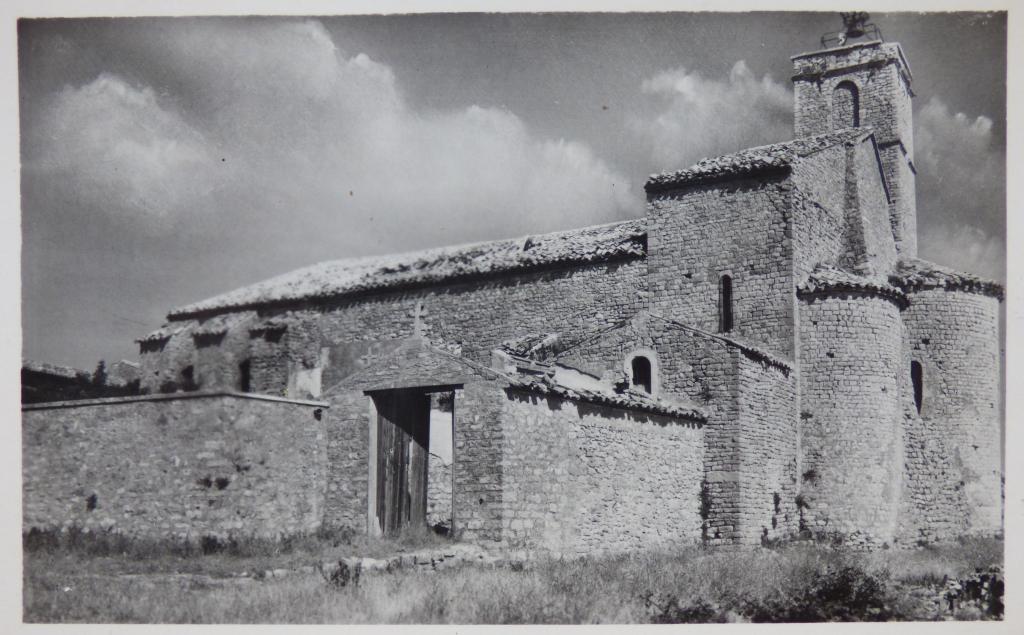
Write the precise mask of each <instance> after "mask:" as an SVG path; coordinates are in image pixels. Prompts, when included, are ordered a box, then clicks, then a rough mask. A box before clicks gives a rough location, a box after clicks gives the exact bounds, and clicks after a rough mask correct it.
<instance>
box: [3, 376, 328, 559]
mask: <svg viewBox="0 0 1024 635" xmlns="http://www.w3.org/2000/svg"><path fill="white" fill-rule="evenodd" d="M322 406H323V405H322V404H316V403H300V402H289V401H282V400H268V399H266V398H252V397H248V396H243V395H231V394H223V393H214V394H203V393H191V394H189V395H186V396H167V397H142V398H132V397H126V398H117V399H101V400H89V401H82V402H61V403H51V404H45V405H38V406H28V407H25V408H24V409H23V412H22V484H23V485H22V486H23V490H22V493H23V517H22V522H23V528H24V529H25V530H28V529H31V528H33V527H36V528H53V527H61V526H78V527H84V528H89V529H92V530H96V529H111V530H115V531H119V532H124V533H126V534H129V535H134V536H139V537H145V538H168V537H175V538H181V537H188V538H191V539H199V538H200V537H203V536H207V535H214V536H218V537H221V538H223V537H226V536H250V535H255V536H264V537H273V536H280V535H285V534H292V533H301V532H308V531H315V530H316V529H317V528H319V527H320V522H321V517H322V515H323V508H324V490H325V480H326V456H325V437H324V428H323V425H322V422H321V421H320V418H319V413H321V412H322V410H321V408H322Z"/></svg>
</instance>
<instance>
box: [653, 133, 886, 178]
mask: <svg viewBox="0 0 1024 635" xmlns="http://www.w3.org/2000/svg"><path fill="white" fill-rule="evenodd" d="M870 134H871V129H870V128H846V129H844V130H837V131H834V132H829V133H826V134H822V135H817V136H813V137H802V138H800V139H793V140H792V141H785V142H783V143H773V144H771V145H766V146H758V147H756V148H748V149H746V150H740V151H739V152H734V153H732V154H726V155H723V156H720V157H714V158H710V159H701V160H700V161H698V162H697V163H696V164H694V165H692V166H691V167H689V168H686V169H685V170H677V171H675V172H663V173H661V174H652V175H651V176H650V177H649V178H648V179H647V183H646V184H645V185H644V189H645V190H647V191H648V192H654V191H658V190H664V189H669V188H675V187H680V186H683V185H690V184H693V183H703V182H710V181H717V180H721V179H726V178H736V177H743V176H749V175H752V174H760V173H766V172H778V171H784V170H786V169H788V168H789V166H790V165H791V164H792V163H793V161H795V160H796V159H797V158H798V157H805V156H809V155H811V154H814V153H815V152H819V151H821V150H824V149H826V148H830V147H832V146H835V145H839V144H845V143H851V142H854V141H859V140H861V139H863V138H865V137H866V136H868V135H870Z"/></svg>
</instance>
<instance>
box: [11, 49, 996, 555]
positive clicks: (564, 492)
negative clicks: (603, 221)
mask: <svg viewBox="0 0 1024 635" xmlns="http://www.w3.org/2000/svg"><path fill="white" fill-rule="evenodd" d="M793 70H794V75H793V85H794V93H795V135H796V137H797V138H796V139H794V140H792V141H788V142H784V143H777V144H773V145H768V146H763V147H757V148H750V149H747V150H743V151H740V152H736V153H733V154H729V155H726V156H721V157H717V158H711V159H704V160H702V161H700V162H698V163H697V164H696V165H694V166H691V167H689V168H687V169H683V170H679V171H674V172H666V173H663V174H658V175H654V176H651V177H650V179H649V180H648V181H647V183H646V185H645V190H646V196H647V211H646V216H645V217H644V218H641V219H638V220H629V221H625V222H619V223H613V224H609V225H601V226H595V227H587V228H583V229H578V230H573V231H562V232H556V233H549V234H543V235H534V236H529V237H524V238H519V239H510V240H498V241H493V242H487V243H480V244H473V245H463V246H456V247H450V248H440V249H431V250H427V251H422V252H417V253H410V254H400V255H393V256H383V257H371V258H358V259H349V260H339V261H334V262H327V263H322V264H317V265H313V266H310V267H307V268H304V269H300V270H298V271H294V272H291V273H287V274H284V275H281V276H279V277H276V278H272V279H270V280H266V281H264V282H260V283H257V284H254V285H251V286H248V287H244V288H241V289H238V290H235V291H231V292H229V293H225V294H223V295H219V296H216V297H213V298H210V299H207V300H203V301H200V302H196V303H194V304H191V305H188V306H183V307H179V308H176V309H173V310H172V311H170V313H169V314H168V320H167V323H166V324H165V325H164V326H162V327H161V328H160V329H159V330H157V331H155V332H153V333H150V334H149V335H147V336H145V337H143V338H141V339H140V340H138V343H139V346H140V368H139V369H138V379H139V381H140V386H141V387H140V392H141V394H139V395H137V396H128V397H116V398H106V399H92V400H77V401H62V402H50V403H37V404H26V405H24V406H23V492H24V517H23V523H24V530H25V531H28V530H31V529H33V528H42V529H45V528H55V527H61V526H65V527H67V526H71V525H74V526H79V527H87V528H90V529H109V530H112V531H120V532H124V533H127V534H131V535H138V536H143V537H147V538H171V537H173V538H180V537H185V538H191V539H199V538H202V537H205V536H211V535H212V536H216V537H219V538H226V537H230V536H243V535H258V536H272V537H281V536H284V535H288V534H293V533H303V532H314V531H319V530H334V529H350V530H355V531H358V532H368V533H370V534H375V535H379V534H394V533H396V532H400V531H402V530H403V529H405V528H406V527H409V526H411V525H419V524H428V523H429V525H431V526H433V527H435V528H436V529H437V530H438V531H442V532H445V533H447V534H449V535H451V536H452V537H453V538H455V539H458V540H462V541H466V542H471V543H476V544H479V545H481V546H484V547H487V548H493V549H496V550H503V551H507V552H510V553H522V554H555V555H582V554H597V553H613V552H623V551H629V550H638V549H645V548H653V547H664V546H672V545H685V544H694V543H703V544H708V545H721V546H723V547H749V546H757V545H762V544H768V543H772V542H775V541H781V540H793V539H801V538H803V539H819V540H828V541H831V542H837V543H840V542H841V543H843V544H848V545H854V546H862V547H865V548H882V547H887V546H889V547H899V546H913V545H915V544H920V543H921V542H929V541H935V540H941V539H949V538H954V537H957V536H961V535H995V534H999V533H1000V532H1001V531H1002V495H1001V493H1002V489H1001V487H1002V469H1001V451H1002V448H1001V441H1000V438H1001V420H1002V419H1001V399H1002V394H1001V391H1002V386H1001V381H1000V365H999V350H1000V349H999V347H1000V339H999V338H1000V335H999V325H998V324H999V304H1000V302H1001V300H1002V296H1003V291H1002V288H1001V287H1000V286H999V285H998V284H996V283H994V282H991V281H987V280H983V279H981V278H978V277H976V276H973V275H970V274H965V273H959V272H955V271H952V270H949V269H947V268H945V267H942V266H939V265H936V264H933V263H930V262H926V261H924V260H921V259H919V258H918V257H917V210H916V202H915V172H916V168H915V163H914V144H913V135H912V110H911V99H912V97H913V91H912V89H911V82H912V75H911V71H910V67H909V65H908V63H907V60H906V58H905V56H904V54H903V51H902V49H901V48H900V46H899V44H895V43H891V42H882V41H877V40H869V41H862V42H858V43H854V44H845V43H844V44H843V45H841V46H838V47H835V48H828V49H824V50H819V51H816V52H812V53H805V54H802V55H797V56H796V57H794V58H793Z"/></svg>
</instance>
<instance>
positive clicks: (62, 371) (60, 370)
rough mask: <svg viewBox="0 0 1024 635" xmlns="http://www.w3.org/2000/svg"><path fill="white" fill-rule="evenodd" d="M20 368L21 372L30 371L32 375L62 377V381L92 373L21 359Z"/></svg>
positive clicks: (88, 375)
mask: <svg viewBox="0 0 1024 635" xmlns="http://www.w3.org/2000/svg"><path fill="white" fill-rule="evenodd" d="M21 368H22V370H27V371H31V372H33V373H40V374H43V375H51V376H54V377H63V378H64V379H76V378H78V377H91V376H92V373H90V372H88V371H85V370H81V369H79V368H72V367H71V366H58V365H57V364H47V363H46V362H37V361H35V360H33V359H22V360H21Z"/></svg>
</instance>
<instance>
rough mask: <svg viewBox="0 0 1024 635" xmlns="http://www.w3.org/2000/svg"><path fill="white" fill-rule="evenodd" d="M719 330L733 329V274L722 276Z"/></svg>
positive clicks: (724, 331) (726, 331)
mask: <svg viewBox="0 0 1024 635" xmlns="http://www.w3.org/2000/svg"><path fill="white" fill-rule="evenodd" d="M719 305H720V306H719V311H718V330H719V332H721V333H728V332H729V331H731V330H732V276H728V275H725V276H722V279H721V281H720V284H719Z"/></svg>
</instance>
